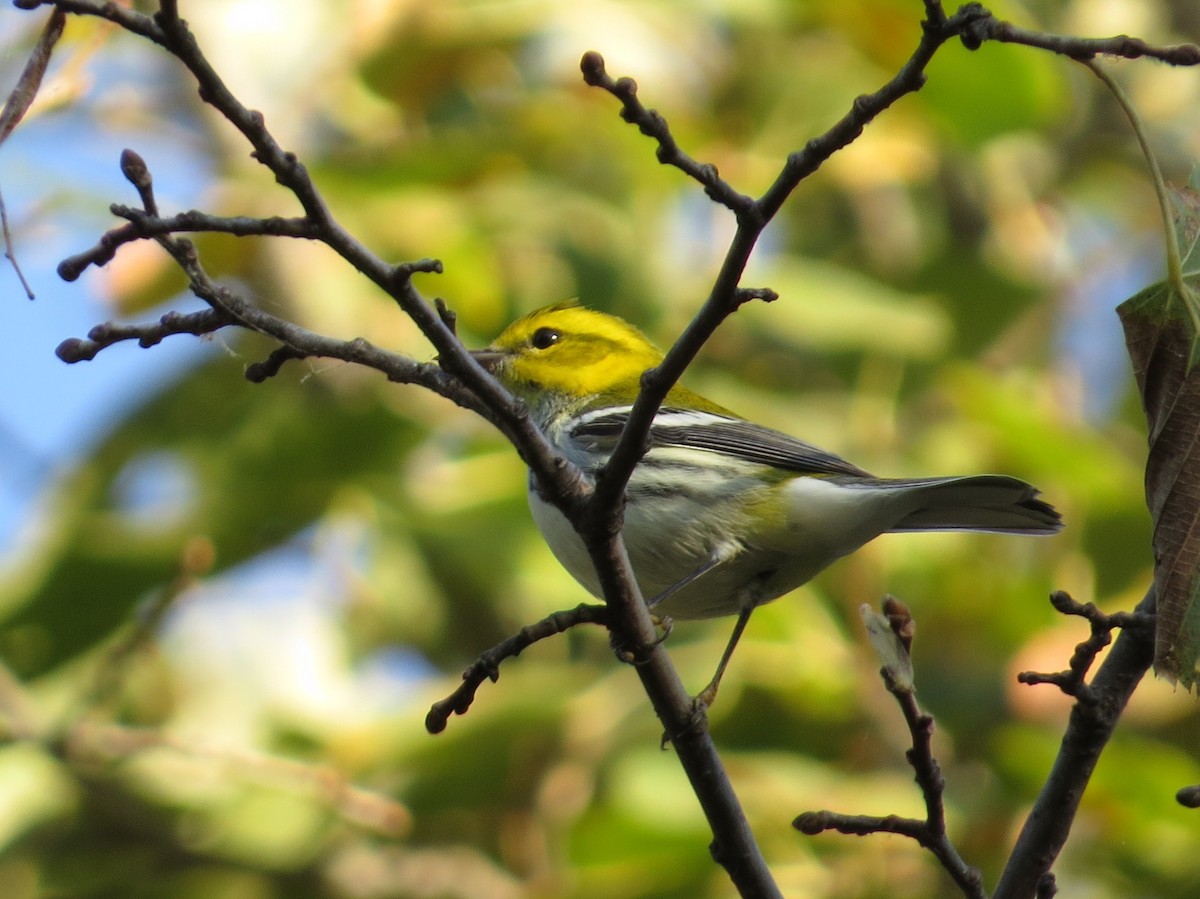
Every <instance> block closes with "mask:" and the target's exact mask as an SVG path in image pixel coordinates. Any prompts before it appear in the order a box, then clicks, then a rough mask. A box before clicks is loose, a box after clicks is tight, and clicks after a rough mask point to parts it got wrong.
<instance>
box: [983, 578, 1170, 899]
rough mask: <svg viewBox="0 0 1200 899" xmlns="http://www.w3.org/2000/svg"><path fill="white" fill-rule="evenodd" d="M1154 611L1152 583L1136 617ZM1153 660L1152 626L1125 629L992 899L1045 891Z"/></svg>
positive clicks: (1075, 717) (1078, 707) (1070, 725)
mask: <svg viewBox="0 0 1200 899" xmlns="http://www.w3.org/2000/svg"><path fill="white" fill-rule="evenodd" d="M1154 608H1155V591H1154V586H1153V585H1151V587H1150V589H1149V590H1148V591H1147V592H1146V595H1145V597H1144V598H1143V599H1142V601H1141V602H1140V603H1138V605H1137V608H1136V609H1134V612H1133V614H1134V615H1135V616H1139V617H1140V618H1141V619H1142V620H1143V621H1144V620H1146V619H1148V618H1150V617H1151V616H1153V614H1154ZM1153 658H1154V635H1153V629H1152V628H1148V627H1144V626H1139V627H1129V628H1126V629H1124V630H1122V631H1121V635H1120V636H1119V637H1118V638H1117V641H1116V643H1115V644H1113V648H1112V649H1111V650H1110V651H1109V653H1108V656H1107V657H1106V658H1105V659H1104V662H1103V663H1101V665H1100V668H1099V670H1098V671H1097V672H1096V676H1095V677H1094V678H1092V681H1091V683H1090V684H1089V685H1088V700H1087V701H1084V699H1083V698H1082V697H1080V698H1079V699H1078V700H1077V701H1076V703H1075V706H1074V708H1073V709H1072V710H1071V717H1070V719H1069V721H1068V722H1067V730H1066V733H1065V734H1064V735H1063V740H1062V746H1061V747H1060V748H1059V751H1058V757H1057V758H1056V759H1055V760H1054V766H1053V768H1052V769H1051V770H1050V775H1049V776H1048V777H1047V778H1046V783H1045V785H1044V786H1043V787H1042V791H1041V793H1039V794H1038V798H1037V801H1036V802H1035V803H1034V805H1033V809H1032V810H1031V811H1030V813H1029V817H1028V818H1026V819H1025V826H1024V827H1023V828H1022V829H1021V834H1020V836H1019V837H1018V838H1017V844H1016V846H1015V847H1014V848H1013V851H1012V854H1011V855H1010V856H1009V859H1008V864H1007V865H1006V866H1005V868H1004V873H1003V874H1002V875H1001V877H1000V883H999V885H998V886H997V887H996V892H995V893H994V894H993V897H992V899H1025V897H1027V896H1030V895H1032V894H1033V893H1034V891H1035V890H1038V889H1039V888H1040V887H1039V884H1040V883H1042V881H1043V879H1044V878H1045V877H1046V875H1047V874H1048V873H1049V871H1050V868H1051V866H1052V865H1053V864H1054V860H1055V859H1056V858H1058V854H1059V852H1061V851H1062V847H1063V845H1064V844H1065V843H1066V841H1067V837H1068V836H1069V835H1070V832H1071V825H1072V824H1073V823H1074V821H1075V813H1076V811H1077V810H1078V809H1079V802H1080V800H1081V799H1082V798H1083V791H1084V790H1085V789H1086V787H1087V784H1088V781H1089V780H1090V779H1091V776H1092V771H1093V770H1094V769H1095V767H1096V762H1097V760H1098V759H1099V758H1100V753H1101V752H1103V750H1104V747H1105V746H1106V745H1107V743H1108V740H1109V738H1110V737H1111V736H1112V732H1113V730H1114V729H1115V728H1116V726H1117V721H1118V720H1119V719H1120V717H1121V712H1122V711H1123V710H1124V708H1125V704H1126V703H1127V702H1128V701H1129V697H1130V696H1131V695H1132V693H1133V691H1134V689H1135V688H1136V687H1137V685H1138V683H1140V682H1141V679H1142V675H1144V674H1145V673H1146V670H1147V669H1148V668H1149V667H1150V663H1151V661H1152V660H1153Z"/></svg>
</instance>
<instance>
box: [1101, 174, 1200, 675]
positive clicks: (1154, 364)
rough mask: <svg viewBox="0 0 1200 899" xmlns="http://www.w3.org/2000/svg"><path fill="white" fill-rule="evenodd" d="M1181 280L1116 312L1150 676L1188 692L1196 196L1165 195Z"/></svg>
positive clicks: (1195, 559)
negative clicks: (1146, 528) (1147, 528)
mask: <svg viewBox="0 0 1200 899" xmlns="http://www.w3.org/2000/svg"><path fill="white" fill-rule="evenodd" d="M1172 195H1173V199H1174V204H1175V230H1176V233H1177V236H1178V239H1179V246H1180V257H1181V259H1182V263H1183V267H1182V272H1183V279H1182V281H1180V282H1178V283H1176V284H1171V283H1168V282H1162V283H1159V284H1155V285H1153V286H1151V287H1148V288H1146V289H1145V290H1143V291H1142V292H1141V293H1139V294H1137V295H1136V296H1133V297H1131V298H1130V299H1128V300H1126V301H1125V302H1124V303H1122V304H1121V305H1120V306H1119V307H1118V308H1117V314H1118V315H1119V316H1120V318H1121V325H1122V327H1123V328H1124V329H1125V346H1126V349H1127V350H1128V352H1129V357H1130V360H1131V361H1132V362H1133V372H1134V377H1135V378H1136V379H1137V384H1138V390H1139V392H1140V394H1141V397H1142V407H1143V409H1144V410H1145V412H1146V422H1147V425H1148V430H1149V442H1150V453H1149V457H1148V458H1147V460H1146V503H1147V505H1148V506H1149V508H1150V517H1151V522H1152V525H1153V538H1152V544H1153V547H1154V578H1155V583H1156V584H1157V586H1158V625H1157V632H1156V637H1155V649H1154V670H1155V671H1156V672H1157V673H1158V674H1159V675H1160V676H1162V677H1166V678H1168V679H1170V680H1171V681H1178V682H1180V683H1182V684H1183V685H1184V686H1185V687H1187V688H1189V689H1190V688H1191V687H1192V686H1193V685H1194V684H1195V683H1196V681H1197V677H1196V672H1197V661H1198V660H1200V577H1198V573H1200V571H1198V569H1200V372H1198V371H1197V368H1196V363H1197V361H1198V360H1200V339H1198V338H1200V327H1198V326H1197V322H1198V321H1200V316H1198V314H1197V310H1196V305H1197V293H1196V291H1197V289H1198V288H1200V191H1196V190H1193V189H1191V188H1181V189H1174V190H1173V191H1172Z"/></svg>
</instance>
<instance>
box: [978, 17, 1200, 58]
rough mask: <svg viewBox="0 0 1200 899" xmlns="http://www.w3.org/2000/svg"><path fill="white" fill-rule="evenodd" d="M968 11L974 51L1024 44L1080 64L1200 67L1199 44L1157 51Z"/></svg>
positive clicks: (1134, 41) (1132, 40) (1129, 40)
mask: <svg viewBox="0 0 1200 899" xmlns="http://www.w3.org/2000/svg"><path fill="white" fill-rule="evenodd" d="M968 7H971V8H973V10H972V11H973V12H974V13H975V14H974V15H972V16H971V17H970V20H969V22H968V24H967V27H966V28H965V29H964V31H963V35H962V38H963V43H964V44H966V45H967V47H968V48H969V49H972V50H973V49H976V48H977V47H979V46H980V45H981V44H982V43H983V42H984V41H998V42H1000V43H1005V44H1024V45H1025V46H1027V47H1037V48H1038V49H1041V50H1049V51H1051V52H1052V53H1058V54H1059V55H1061V56H1067V57H1070V58H1071V59H1076V60H1080V61H1083V60H1089V59H1095V58H1096V57H1097V56H1116V57H1121V58H1123V59H1141V58H1143V57H1148V58H1150V59H1157V60H1159V61H1160V62H1165V63H1168V64H1169V65H1173V66H1194V65H1200V46H1197V45H1196V44H1173V45H1170V46H1166V47H1156V46H1153V45H1152V44H1147V43H1146V42H1145V41H1143V40H1140V39H1138V38H1136V37H1129V36H1127V35H1124V34H1118V35H1116V36H1115V37H1104V38H1086V37H1072V36H1070V35H1062V34H1048V33H1046V32H1042V31H1029V30H1028V29H1025V28H1020V27H1018V26H1017V25H1014V24H1012V23H1011V22H1004V21H1001V20H1000V19H997V18H995V17H994V16H993V15H992V14H991V13H990V12H988V11H987V10H986V9H984V8H983V6H982V4H979V3H970V4H967V6H966V7H963V10H966V9H967V8H968Z"/></svg>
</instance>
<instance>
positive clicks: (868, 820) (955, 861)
mask: <svg viewBox="0 0 1200 899" xmlns="http://www.w3.org/2000/svg"><path fill="white" fill-rule="evenodd" d="M883 613H884V614H883V615H879V614H878V613H876V612H874V611H872V610H871V609H870V607H869V606H864V607H863V618H864V620H865V621H866V625H867V631H868V634H869V635H870V637H871V643H872V644H873V645H874V646H875V648H876V650H877V651H878V652H879V655H880V657H881V658H882V659H883V668H882V669H881V670H880V672H879V674H880V677H882V678H883V683H884V686H886V687H887V691H888V692H889V693H891V694H892V697H893V698H894V699H895V700H896V702H897V704H899V706H900V711H901V713H902V714H903V715H904V723H905V724H907V725H908V733H909V736H910V737H911V741H912V745H911V748H910V749H909V750H908V751H907V752H906V753H905V754H904V755H905V758H906V759H907V760H908V763H909V765H911V766H912V769H913V773H914V775H915V779H916V782H917V785H918V786H919V787H920V788H921V795H922V796H923V797H924V800H925V820H923V821H922V820H919V819H917V818H905V817H901V816H899V815H883V816H875V815H844V814H841V813H839V812H832V811H816V812H804V813H803V814H801V815H799V816H797V817H796V819H795V820H794V821H793V822H792V826H793V827H795V828H796V829H797V830H799V831H800V832H801V833H805V834H808V835H809V836H815V835H816V834H819V833H823V832H825V831H827V830H836V831H838V832H839V833H844V834H850V835H853V836H866V835H868V834H872V833H894V834H899V835H900V836H905V837H908V838H909V839H912V840H916V841H917V843H919V844H920V845H921V846H922V847H924V848H925V849H928V850H929V851H930V852H932V853H933V855H934V856H935V857H936V858H937V860H938V861H939V862H940V863H941V865H942V867H943V868H944V869H945V871H946V873H947V874H949V875H950V877H951V878H952V879H953V880H954V882H955V883H956V884H957V885H958V888H959V889H960V890H961V891H962V893H963V895H964V896H966V897H968V899H987V893H986V891H985V890H984V888H983V877H982V875H981V874H980V872H979V869H978V868H974V867H972V866H971V865H968V864H967V863H966V862H965V861H964V860H963V858H962V856H961V855H960V854H959V852H958V849H956V848H955V846H954V844H953V843H952V842H951V840H950V836H949V834H948V832H947V829H946V804H945V802H944V801H943V795H944V794H945V792H946V781H945V778H943V777H942V771H941V767H940V766H939V765H938V763H937V759H936V758H934V755H933V717H932V716H931V715H927V714H926V713H925V712H923V711H921V708H920V706H919V705H918V704H917V694H916V688H915V687H914V686H913V682H912V660H911V656H910V653H911V650H912V640H913V634H914V632H915V626H914V623H913V619H912V615H911V613H910V612H909V610H908V607H907V606H905V605H904V603H902V602H900V600H898V599H896V598H895V597H893V596H888V597H885V598H884V601H883Z"/></svg>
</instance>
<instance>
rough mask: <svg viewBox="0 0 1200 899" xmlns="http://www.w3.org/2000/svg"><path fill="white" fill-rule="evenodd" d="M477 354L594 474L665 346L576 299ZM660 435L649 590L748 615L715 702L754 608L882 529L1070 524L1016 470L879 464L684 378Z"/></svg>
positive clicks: (631, 535) (647, 556)
mask: <svg viewBox="0 0 1200 899" xmlns="http://www.w3.org/2000/svg"><path fill="white" fill-rule="evenodd" d="M472 355H473V356H474V357H475V359H476V360H477V361H478V362H479V363H480V364H481V365H482V366H483V367H484V368H485V369H487V370H488V371H489V372H490V373H491V374H492V375H493V376H494V377H495V378H496V379H497V380H498V381H499V382H500V383H501V384H503V385H504V386H505V387H506V388H507V389H508V390H509V392H511V393H512V394H513V395H514V396H516V397H518V398H519V399H521V400H522V401H524V402H525V404H526V405H527V406H528V408H529V412H530V415H531V416H532V420H533V421H534V422H535V423H536V424H537V426H538V427H539V428H540V430H541V431H542V432H543V433H544V434H545V435H546V438H547V439H548V440H549V442H550V443H551V444H552V445H553V446H554V447H555V448H556V449H557V450H558V451H559V452H560V453H561V454H562V455H563V456H564V457H566V458H567V459H569V460H570V461H571V462H572V463H574V464H575V465H576V466H577V467H578V468H579V469H580V470H581V471H582V472H583V473H584V475H585V476H587V477H589V478H595V477H596V475H597V474H598V473H599V471H600V470H601V469H602V468H603V466H604V464H605V462H606V461H607V460H608V458H609V455H610V454H611V452H612V450H613V448H614V447H615V445H616V443H617V440H618V439H619V438H620V436H621V432H622V429H623V428H624V427H625V422H626V420H627V419H628V417H629V412H630V409H631V408H632V405H633V402H634V400H635V399H636V398H637V395H638V391H639V388H640V380H641V376H642V373H643V372H645V371H646V370H647V369H649V368H653V367H654V366H656V365H658V364H659V363H660V362H661V361H662V358H663V354H662V352H661V351H660V350H659V349H658V348H657V347H655V346H654V344H653V343H651V342H650V341H649V340H648V339H647V338H646V337H645V335H643V334H642V333H641V332H640V331H639V330H638V329H637V328H635V327H634V326H632V325H631V324H629V323H628V322H626V321H624V320H623V319H620V318H617V317H615V316H612V315H608V314H605V313H602V312H597V311H594V310H591V309H587V308H585V307H582V306H579V305H575V304H559V305H554V306H548V307H546V308H544V309H539V310H537V311H536V312H532V313H530V314H529V315H526V316H525V317H524V318H521V319H518V320H517V321H515V322H513V323H512V324H511V325H509V326H508V327H507V328H506V329H505V330H504V331H503V332H502V333H501V334H500V336H499V337H497V338H496V339H495V340H494V341H493V342H492V344H491V345H490V346H489V347H487V348H486V349H483V350H476V351H474V352H473V354H472ZM648 445H649V449H648V451H647V452H646V453H645V455H644V456H643V457H642V459H641V461H640V462H639V463H638V465H637V467H636V468H635V469H634V471H633V474H632V476H631V477H630V479H629V483H628V485H627V486H626V491H625V495H626V508H625V521H624V529H623V531H622V536H623V538H624V541H625V547H626V550H627V551H628V554H629V560H630V563H631V565H632V567H633V572H634V575H635V577H636V578H637V582H638V585H639V587H640V588H641V591H642V594H643V596H644V597H646V600H647V604H648V605H649V606H650V607H651V608H652V609H653V610H654V612H655V614H658V615H663V616H670V617H671V618H674V619H680V620H687V619H696V618H711V617H716V616H722V615H737V616H738V619H737V624H736V625H735V627H734V632H733V635H732V637H731V639H730V641H729V644H728V645H727V646H726V649H725V652H724V654H723V655H722V658H721V662H720V664H719V665H718V668H717V672H716V674H715V675H714V677H713V680H712V681H711V682H710V683H709V685H708V686H707V687H706V688H705V690H704V691H703V692H702V693H701V699H702V701H704V702H705V703H706V704H707V703H711V701H712V699H713V698H714V697H715V695H716V690H717V685H718V684H719V683H720V679H721V676H722V674H723V673H724V670H725V667H726V665H727V664H728V662H729V658H730V656H731V655H732V653H733V649H734V647H735V646H736V644H737V641H738V639H739V638H740V637H741V634H742V631H743V630H744V629H745V626H746V623H747V621H748V620H749V618H750V614H751V613H752V612H753V611H754V609H755V608H757V607H758V606H760V605H762V604H763V603H766V602H769V601H771V600H773V599H776V598H778V597H780V596H782V595H783V594H785V593H788V592H790V591H791V590H793V589H795V588H796V587H799V586H800V585H801V584H803V583H805V582H806V581H808V580H809V579H811V578H812V577H813V576H814V575H816V574H817V573H818V572H819V571H821V570H822V569H824V568H825V567H826V566H828V565H830V564H831V563H832V562H834V561H836V560H837V559H839V558H841V557H842V556H845V555H847V554H848V553H850V552H853V551H854V550H856V549H858V548H859V547H860V546H862V545H863V544H864V543H867V542H868V541H870V540H872V539H873V538H875V537H876V536H878V535H879V534H882V533H885V532H894V531H937V530H968V531H991V532H996V533H1004V534H1053V533H1055V532H1056V531H1058V530H1059V529H1060V528H1061V527H1062V520H1061V518H1060V516H1059V514H1058V512H1056V511H1055V509H1054V508H1053V507H1052V506H1050V505H1049V504H1047V503H1046V502H1044V501H1042V500H1041V499H1039V498H1038V495H1039V493H1038V491H1037V489H1035V488H1034V487H1033V486H1031V485H1030V484H1027V483H1026V482H1025V481H1022V480H1019V479H1017V478H1014V477H1007V476H1004V475H975V476H968V477H938V478H900V479H892V478H877V477H874V476H873V475H871V474H868V473H867V472H866V471H864V470H862V469H861V468H859V467H858V466H856V465H853V464H851V463H849V462H847V461H845V460H844V459H841V458H839V457H838V456H836V455H834V454H832V453H829V452H826V451H825V450H822V449H818V448H817V447H815V446H812V445H811V444H808V443H804V442H803V441H801V440H798V439H796V438H794V437H789V436H787V435H786V434H782V433H780V432H778V431H775V430H772V429H770V428H766V427H763V426H762V425H757V424H754V423H752V422H750V421H747V420H745V419H743V418H741V417H739V416H738V415H735V414H734V413H733V412H730V411H729V410H728V409H724V408H722V407H721V406H719V405H717V404H716V403H713V402H710V401H709V400H707V399H705V398H704V397H702V396H700V395H698V394H696V393H694V392H692V391H691V390H688V389H687V388H685V387H682V386H679V385H676V386H675V387H673V388H672V389H671V390H670V392H669V393H668V394H667V396H666V399H665V400H664V402H663V403H662V407H661V408H660V409H659V411H658V413H657V414H656V415H655V417H654V422H653V424H652V425H651V428H650V434H649V444H648ZM529 504H530V508H531V510H532V513H533V518H534V521H535V522H536V523H537V526H538V528H539V529H540V530H541V532H542V536H543V537H544V538H545V540H546V542H547V544H549V546H550V549H551V551H552V552H553V553H554V555H555V556H556V557H557V558H558V560H559V562H560V563H561V564H562V565H563V566H564V567H565V568H566V569H567V571H569V572H570V573H571V574H572V575H573V576H574V577H575V579H576V580H577V581H579V583H580V584H582V585H583V587H585V588H586V589H587V590H588V591H589V592H591V593H592V594H593V595H595V596H600V595H601V591H600V585H599V580H598V578H597V576H596V571H595V568H594V567H593V565H592V561H591V558H590V557H589V555H588V553H587V551H586V549H585V548H584V545H583V542H582V540H581V539H580V537H579V536H578V534H576V533H575V530H574V528H572V526H571V524H570V523H569V522H568V521H567V519H566V517H565V516H564V515H563V514H562V513H561V512H559V510H558V509H557V508H556V507H555V506H553V505H551V504H550V503H549V502H547V500H546V499H545V498H544V496H543V494H542V491H541V489H540V487H539V485H538V482H537V478H536V477H535V476H534V475H533V473H532V472H531V473H530V477H529Z"/></svg>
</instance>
